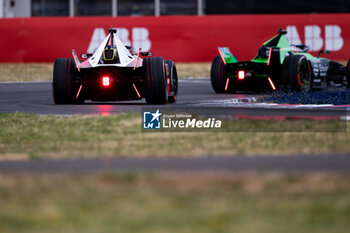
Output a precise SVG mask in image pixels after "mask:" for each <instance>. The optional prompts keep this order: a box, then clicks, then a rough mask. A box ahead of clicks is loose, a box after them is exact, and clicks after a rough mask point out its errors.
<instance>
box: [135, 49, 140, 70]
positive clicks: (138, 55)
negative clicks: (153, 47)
mask: <svg viewBox="0 0 350 233" xmlns="http://www.w3.org/2000/svg"><path fill="white" fill-rule="evenodd" d="M140 52H141V48H139V52H138V53H137V57H136V60H135V65H134V70H135V69H136V65H137V62H138V61H139V57H140Z"/></svg>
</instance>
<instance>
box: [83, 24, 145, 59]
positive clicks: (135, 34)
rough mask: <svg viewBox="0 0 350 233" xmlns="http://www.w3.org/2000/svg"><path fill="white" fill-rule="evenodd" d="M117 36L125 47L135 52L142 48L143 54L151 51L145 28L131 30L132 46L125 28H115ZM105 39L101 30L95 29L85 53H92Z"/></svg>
mask: <svg viewBox="0 0 350 233" xmlns="http://www.w3.org/2000/svg"><path fill="white" fill-rule="evenodd" d="M117 36H118V37H119V39H120V40H121V41H123V43H124V44H126V45H131V46H133V47H134V48H135V49H136V50H138V49H139V48H142V51H143V52H148V51H150V49H151V45H152V44H151V41H150V40H149V38H148V36H149V32H148V30H147V28H143V27H137V28H132V44H131V41H130V40H129V30H128V29H127V28H117ZM105 37H106V32H105V30H104V29H103V28H95V29H94V32H93V33H92V36H91V40H90V43H89V47H88V50H87V52H88V53H93V52H94V51H95V49H97V47H98V46H99V45H100V44H101V43H102V42H103V40H104V39H105Z"/></svg>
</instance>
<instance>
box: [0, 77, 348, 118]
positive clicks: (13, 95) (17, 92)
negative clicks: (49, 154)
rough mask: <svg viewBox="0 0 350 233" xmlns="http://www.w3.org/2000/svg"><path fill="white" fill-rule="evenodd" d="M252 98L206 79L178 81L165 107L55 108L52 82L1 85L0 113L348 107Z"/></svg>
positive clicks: (272, 111)
mask: <svg viewBox="0 0 350 233" xmlns="http://www.w3.org/2000/svg"><path fill="white" fill-rule="evenodd" d="M253 97H258V96H257V95H254V94H247V93H245V94H216V93H214V91H213V89H212V87H211V84H210V80H209V79H189V80H180V81H179V93H178V100H177V102H176V103H174V104H168V105H158V106H157V105H147V104H146V102H145V101H144V100H140V101H123V102H104V103H101V102H87V101H86V102H85V104H81V105H55V104H54V103H53V100H52V88H51V82H23V83H0V112H7V113H13V112H26V113H35V114H53V115H72V114H101V115H108V114H114V113H122V112H139V113H141V112H142V109H144V108H152V109H158V108H159V109H161V110H163V111H166V110H169V111H174V112H182V113H192V114H199V115H203V116H210V117H235V116H328V117H337V116H346V111H347V108H348V107H337V108H334V107H331V106H325V107H321V108H320V107H315V106H309V107H308V106H303V108H298V107H296V106H290V107H288V106H287V107H286V106H269V105H261V104H250V103H246V102H247V101H248V100H249V99H251V98H253Z"/></svg>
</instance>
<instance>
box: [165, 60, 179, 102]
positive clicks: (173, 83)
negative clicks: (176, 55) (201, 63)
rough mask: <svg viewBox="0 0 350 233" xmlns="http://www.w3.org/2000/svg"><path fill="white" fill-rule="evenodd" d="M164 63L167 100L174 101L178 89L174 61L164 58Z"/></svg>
mask: <svg viewBox="0 0 350 233" xmlns="http://www.w3.org/2000/svg"><path fill="white" fill-rule="evenodd" d="M165 64H166V66H167V85H168V102H169V103H174V102H176V96H177V89H178V81H177V71H176V66H175V62H174V61H171V60H166V61H165Z"/></svg>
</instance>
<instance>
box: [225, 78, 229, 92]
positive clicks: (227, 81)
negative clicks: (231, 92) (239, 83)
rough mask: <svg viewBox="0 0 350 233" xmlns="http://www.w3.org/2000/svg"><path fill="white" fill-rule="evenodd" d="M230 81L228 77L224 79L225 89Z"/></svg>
mask: <svg viewBox="0 0 350 233" xmlns="http://www.w3.org/2000/svg"><path fill="white" fill-rule="evenodd" d="M229 82H230V79H229V78H227V79H226V85H225V91H227V88H228V83H229Z"/></svg>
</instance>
